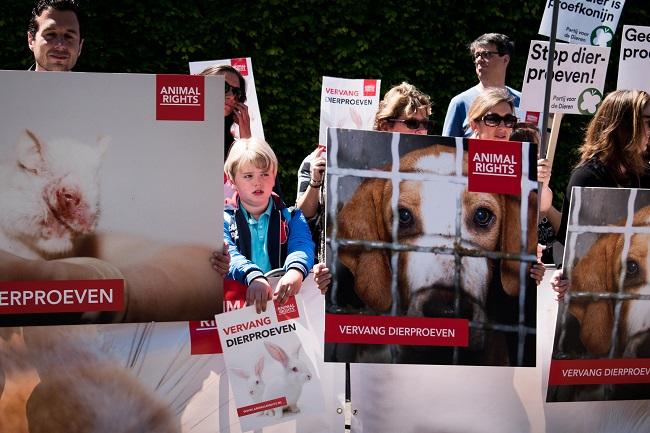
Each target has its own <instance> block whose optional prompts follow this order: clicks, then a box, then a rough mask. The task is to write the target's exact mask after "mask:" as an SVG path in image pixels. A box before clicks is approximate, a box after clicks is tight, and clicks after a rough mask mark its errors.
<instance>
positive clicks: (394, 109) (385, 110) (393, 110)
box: [374, 82, 431, 131]
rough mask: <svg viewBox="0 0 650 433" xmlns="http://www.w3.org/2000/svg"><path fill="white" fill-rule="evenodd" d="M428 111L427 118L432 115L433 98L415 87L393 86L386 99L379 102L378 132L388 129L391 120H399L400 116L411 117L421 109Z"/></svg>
mask: <svg viewBox="0 0 650 433" xmlns="http://www.w3.org/2000/svg"><path fill="white" fill-rule="evenodd" d="M423 108H424V109H425V110H426V115H427V117H428V116H430V115H431V98H429V95H425V94H424V93H422V92H420V91H419V90H418V89H417V88H416V87H415V86H414V85H412V84H409V83H407V82H402V84H399V85H397V86H393V88H391V89H390V90H389V91H388V92H386V94H385V95H384V99H382V100H381V101H380V102H379V109H378V110H377V114H375V125H374V129H375V130H376V131H385V130H387V129H388V123H389V121H390V120H389V119H397V118H399V117H400V116H402V115H403V116H405V117H410V116H412V115H414V114H415V113H417V112H418V110H421V109H423Z"/></svg>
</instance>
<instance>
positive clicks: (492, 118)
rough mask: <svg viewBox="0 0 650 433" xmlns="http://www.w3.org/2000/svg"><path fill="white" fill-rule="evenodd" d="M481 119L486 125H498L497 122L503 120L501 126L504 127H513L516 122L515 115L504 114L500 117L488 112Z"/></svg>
mask: <svg viewBox="0 0 650 433" xmlns="http://www.w3.org/2000/svg"><path fill="white" fill-rule="evenodd" d="M481 120H482V121H483V123H485V124H486V125H487V126H499V124H500V123H501V122H503V126H505V127H506V128H513V127H514V126H515V124H516V123H517V116H515V115H512V114H506V115H505V116H503V117H501V116H499V115H498V114H494V113H489V114H486V115H485V116H483V118H482V119H481Z"/></svg>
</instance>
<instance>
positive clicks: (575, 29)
mask: <svg viewBox="0 0 650 433" xmlns="http://www.w3.org/2000/svg"><path fill="white" fill-rule="evenodd" d="M553 2H554V0H547V1H546V7H545V8H544V16H543V17H542V23H541V24H540V26H539V34H540V35H543V36H548V37H550V36H551V20H552V16H553ZM559 2H560V4H559V5H558V6H559V14H558V22H557V33H556V37H557V39H559V40H561V41H566V42H571V43H572V44H579V45H598V46H601V47H611V46H612V40H613V38H614V33H616V26H617V24H618V19H619V18H620V16H621V11H622V10H623V5H624V4H625V0H586V1H585V0H559Z"/></svg>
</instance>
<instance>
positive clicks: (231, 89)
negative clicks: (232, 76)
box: [225, 81, 242, 101]
mask: <svg viewBox="0 0 650 433" xmlns="http://www.w3.org/2000/svg"><path fill="white" fill-rule="evenodd" d="M225 84H226V92H225V94H226V95H228V94H229V93H230V94H231V95H232V96H234V97H235V98H236V99H237V100H238V101H239V100H241V97H242V91H241V87H235V86H231V85H230V84H228V82H227V81H225Z"/></svg>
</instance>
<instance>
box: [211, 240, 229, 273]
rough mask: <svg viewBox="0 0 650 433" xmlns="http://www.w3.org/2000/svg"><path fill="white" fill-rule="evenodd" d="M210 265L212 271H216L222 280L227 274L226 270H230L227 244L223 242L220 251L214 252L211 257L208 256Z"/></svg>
mask: <svg viewBox="0 0 650 433" xmlns="http://www.w3.org/2000/svg"><path fill="white" fill-rule="evenodd" d="M210 263H211V264H212V269H214V270H215V271H217V272H218V273H219V275H221V277H222V278H223V277H224V275H226V274H227V273H228V269H229V268H230V253H229V252H228V242H226V241H223V250H222V251H214V252H213V253H212V256H210Z"/></svg>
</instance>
